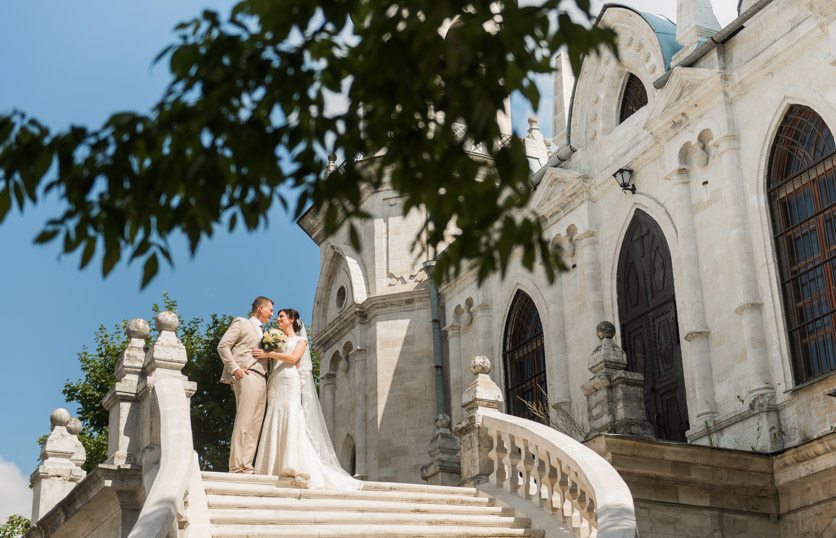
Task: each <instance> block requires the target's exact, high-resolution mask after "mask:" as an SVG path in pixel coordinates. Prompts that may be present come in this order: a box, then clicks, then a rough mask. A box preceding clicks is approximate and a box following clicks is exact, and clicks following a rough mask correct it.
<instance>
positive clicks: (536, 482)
mask: <svg viewBox="0 0 836 538" xmlns="http://www.w3.org/2000/svg"><path fill="white" fill-rule="evenodd" d="M528 444H529V447H530V448H531V452H533V453H534V456H535V457H536V458H537V461H536V462H535V465H534V469H533V470H532V472H531V481H532V486H533V487H532V490H533V491H534V503H535V504H536V505H537V506H539V507H540V508H544V507H545V505H546V503H545V499H544V498H543V478H544V477H545V474H546V462H544V461H543V454H542V451H541V450H540V447H538V446H537V445H535V444H534V441H529V442H528Z"/></svg>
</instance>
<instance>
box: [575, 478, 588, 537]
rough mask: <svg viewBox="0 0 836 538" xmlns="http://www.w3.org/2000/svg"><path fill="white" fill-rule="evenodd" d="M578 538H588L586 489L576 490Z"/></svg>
mask: <svg viewBox="0 0 836 538" xmlns="http://www.w3.org/2000/svg"><path fill="white" fill-rule="evenodd" d="M578 491H579V493H578V502H577V506H578V536H580V537H581V538H589V521H588V520H587V514H586V504H587V500H588V499H587V496H586V489H584V488H578Z"/></svg>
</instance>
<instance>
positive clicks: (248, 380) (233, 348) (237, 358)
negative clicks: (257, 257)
mask: <svg viewBox="0 0 836 538" xmlns="http://www.w3.org/2000/svg"><path fill="white" fill-rule="evenodd" d="M272 317H273V301H271V300H270V299H268V298H267V297H256V298H255V301H253V307H252V317H250V319H244V318H235V319H233V320H232V323H230V325H229V328H228V329H227V330H226V332H225V333H224V335H223V338H221V342H220V343H219V344H218V353H220V355H221V360H222V361H223V363H224V371H223V375H221V383H232V390H233V391H234V392H235V408H236V412H235V424H234V426H233V428H232V442H231V443H230V447H229V472H231V473H252V472H253V458H254V457H255V449H256V446H257V445H258V436H259V434H260V433H261V423H262V421H263V420H264V408H265V405H266V403H267V361H268V360H269V359H267V358H263V359H255V358H253V356H252V350H254V349H257V348H258V345H259V343H260V342H261V337H262V336H264V329H263V327H264V324H266V323H267V322H268V321H270V318H272Z"/></svg>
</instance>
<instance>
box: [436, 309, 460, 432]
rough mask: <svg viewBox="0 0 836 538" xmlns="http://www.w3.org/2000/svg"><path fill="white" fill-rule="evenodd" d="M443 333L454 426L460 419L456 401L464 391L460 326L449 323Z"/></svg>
mask: <svg viewBox="0 0 836 538" xmlns="http://www.w3.org/2000/svg"><path fill="white" fill-rule="evenodd" d="M443 331H444V334H445V335H446V336H447V359H448V360H447V363H448V369H447V371H448V372H449V374H448V375H449V376H450V407H452V409H451V410H450V414H451V415H452V417H451V418H452V420H453V424H456V423H457V422H459V421H460V420H461V419H462V409H461V407H459V406H458V405H456V400H457V399H458V397H459V394H461V393H462V391H463V390H464V386H463V383H462V364H461V362H462V345H461V326H460V325H459V324H458V323H451V324H449V325H447V326H446V327H444V329H443ZM436 420H437V419H436Z"/></svg>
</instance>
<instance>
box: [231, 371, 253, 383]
mask: <svg viewBox="0 0 836 538" xmlns="http://www.w3.org/2000/svg"><path fill="white" fill-rule="evenodd" d="M245 375H250V372H248V371H247V370H244V369H243V368H238V369H237V370H235V371H234V372H232V376H233V377H234V378H235V379H239V380H240V379H243V378H244V376H245Z"/></svg>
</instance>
